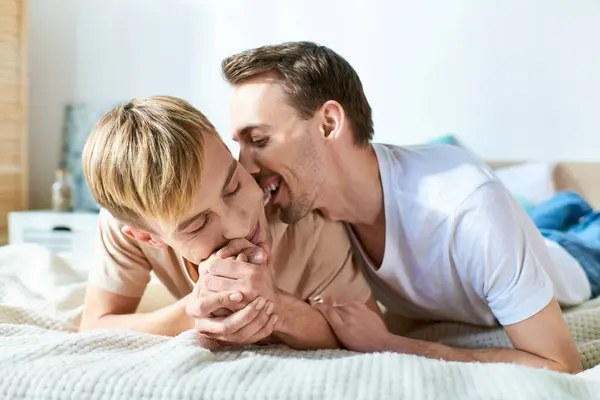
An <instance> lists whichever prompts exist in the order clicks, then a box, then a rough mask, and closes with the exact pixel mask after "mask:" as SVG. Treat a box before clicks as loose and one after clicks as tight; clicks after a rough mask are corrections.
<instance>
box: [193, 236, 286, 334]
mask: <svg viewBox="0 0 600 400" xmlns="http://www.w3.org/2000/svg"><path fill="white" fill-rule="evenodd" d="M267 259H268V248H265V249H262V248H259V247H256V246H254V245H253V244H252V243H250V242H248V241H247V240H245V239H238V240H234V241H231V242H230V243H229V244H228V245H227V246H226V247H225V248H223V249H221V250H219V252H217V253H216V254H215V255H213V256H212V257H211V258H210V259H208V260H206V261H204V262H203V263H201V264H200V265H199V266H198V272H199V275H200V279H199V280H198V282H197V283H196V286H195V287H194V291H193V293H192V295H191V297H190V299H189V302H188V305H187V308H186V311H187V314H188V315H189V316H190V317H192V318H194V319H195V321H196V323H195V328H196V330H197V331H198V332H199V333H200V334H202V335H203V336H204V337H205V338H206V339H209V340H210V341H216V342H219V343H221V344H223V343H226V344H232V343H239V344H246V343H255V342H258V341H261V340H263V339H265V338H267V337H269V336H270V335H271V334H272V332H273V329H274V327H275V324H276V323H277V320H278V316H276V315H274V314H273V311H274V304H273V302H272V301H269V300H272V299H274V298H275V297H276V296H275V293H274V287H273V283H272V278H271V274H270V269H269V268H268V267H267V265H266V263H267ZM249 260H251V261H252V262H254V263H257V264H259V265H254V264H251V263H250V262H249Z"/></svg>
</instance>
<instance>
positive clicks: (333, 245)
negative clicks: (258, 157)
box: [307, 217, 371, 303]
mask: <svg viewBox="0 0 600 400" xmlns="http://www.w3.org/2000/svg"><path fill="white" fill-rule="evenodd" d="M319 218H322V217H319ZM322 222H323V225H322V227H321V229H320V230H319V232H318V236H319V237H318V239H317V244H316V246H315V248H314V251H313V254H312V255H311V256H310V258H309V260H308V266H307V267H308V271H307V272H308V274H309V275H310V276H311V279H313V280H314V281H313V282H312V283H313V284H312V285H311V286H312V287H314V288H315V289H314V290H312V291H311V293H310V294H309V297H308V301H309V302H310V303H315V302H317V301H319V299H323V298H329V299H331V300H332V301H334V302H336V303H345V302H349V301H352V300H360V301H362V302H366V301H367V300H368V299H369V298H370V297H371V288H370V287H369V284H368V283H367V281H366V280H365V278H364V277H363V274H362V272H361V270H360V267H359V265H358V264H357V263H356V262H355V259H354V257H353V251H352V247H351V245H350V239H349V238H348V233H347V232H346V229H345V228H344V226H343V225H342V224H341V223H339V222H333V221H329V220H327V219H324V218H322Z"/></svg>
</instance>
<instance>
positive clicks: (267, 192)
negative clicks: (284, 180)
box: [260, 176, 281, 206]
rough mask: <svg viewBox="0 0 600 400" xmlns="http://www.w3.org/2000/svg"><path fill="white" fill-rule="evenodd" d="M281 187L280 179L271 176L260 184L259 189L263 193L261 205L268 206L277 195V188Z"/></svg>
mask: <svg viewBox="0 0 600 400" xmlns="http://www.w3.org/2000/svg"><path fill="white" fill-rule="evenodd" d="M280 185H281V177H279V176H273V177H271V178H269V179H267V180H266V181H264V182H261V185H260V188H261V189H262V191H263V205H265V206H266V205H267V204H269V202H271V201H272V200H274V199H275V197H276V196H277V193H279V186H280Z"/></svg>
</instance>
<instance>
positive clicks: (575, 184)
mask: <svg viewBox="0 0 600 400" xmlns="http://www.w3.org/2000/svg"><path fill="white" fill-rule="evenodd" d="M523 162H524V161H523ZM523 162H518V161H499V160H493V161H489V162H488V165H490V166H491V167H492V168H500V167H507V166H511V165H517V164H522V163H523ZM554 185H555V187H556V190H573V191H575V192H577V193H579V194H581V195H582V196H583V197H584V198H585V199H586V200H587V201H588V202H589V203H590V204H591V205H592V207H594V209H595V210H600V162H597V163H594V162H559V163H557V166H556V169H555V171H554Z"/></svg>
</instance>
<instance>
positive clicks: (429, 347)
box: [386, 334, 578, 373]
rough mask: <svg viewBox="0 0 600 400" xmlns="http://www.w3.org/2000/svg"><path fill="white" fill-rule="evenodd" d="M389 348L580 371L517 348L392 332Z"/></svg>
mask: <svg viewBox="0 0 600 400" xmlns="http://www.w3.org/2000/svg"><path fill="white" fill-rule="evenodd" d="M386 348H387V349H388V350H391V351H394V352H399V353H404V354H413V355H418V356H423V357H427V358H432V359H443V360H446V361H457V362H484V363H512V364H520V365H527V366H530V367H536V368H548V369H551V370H554V371H559V372H569V373H573V372H578V371H574V370H572V368H569V367H568V366H565V365H562V364H560V363H558V362H556V361H552V360H548V359H546V358H543V357H540V356H537V355H535V354H531V353H528V352H526V351H522V350H515V349H458V348H453V347H449V346H445V345H443V344H439V343H431V342H426V341H422V340H417V339H410V338H406V337H402V336H396V335H392V334H390V339H389V341H388V345H387V346H386Z"/></svg>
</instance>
